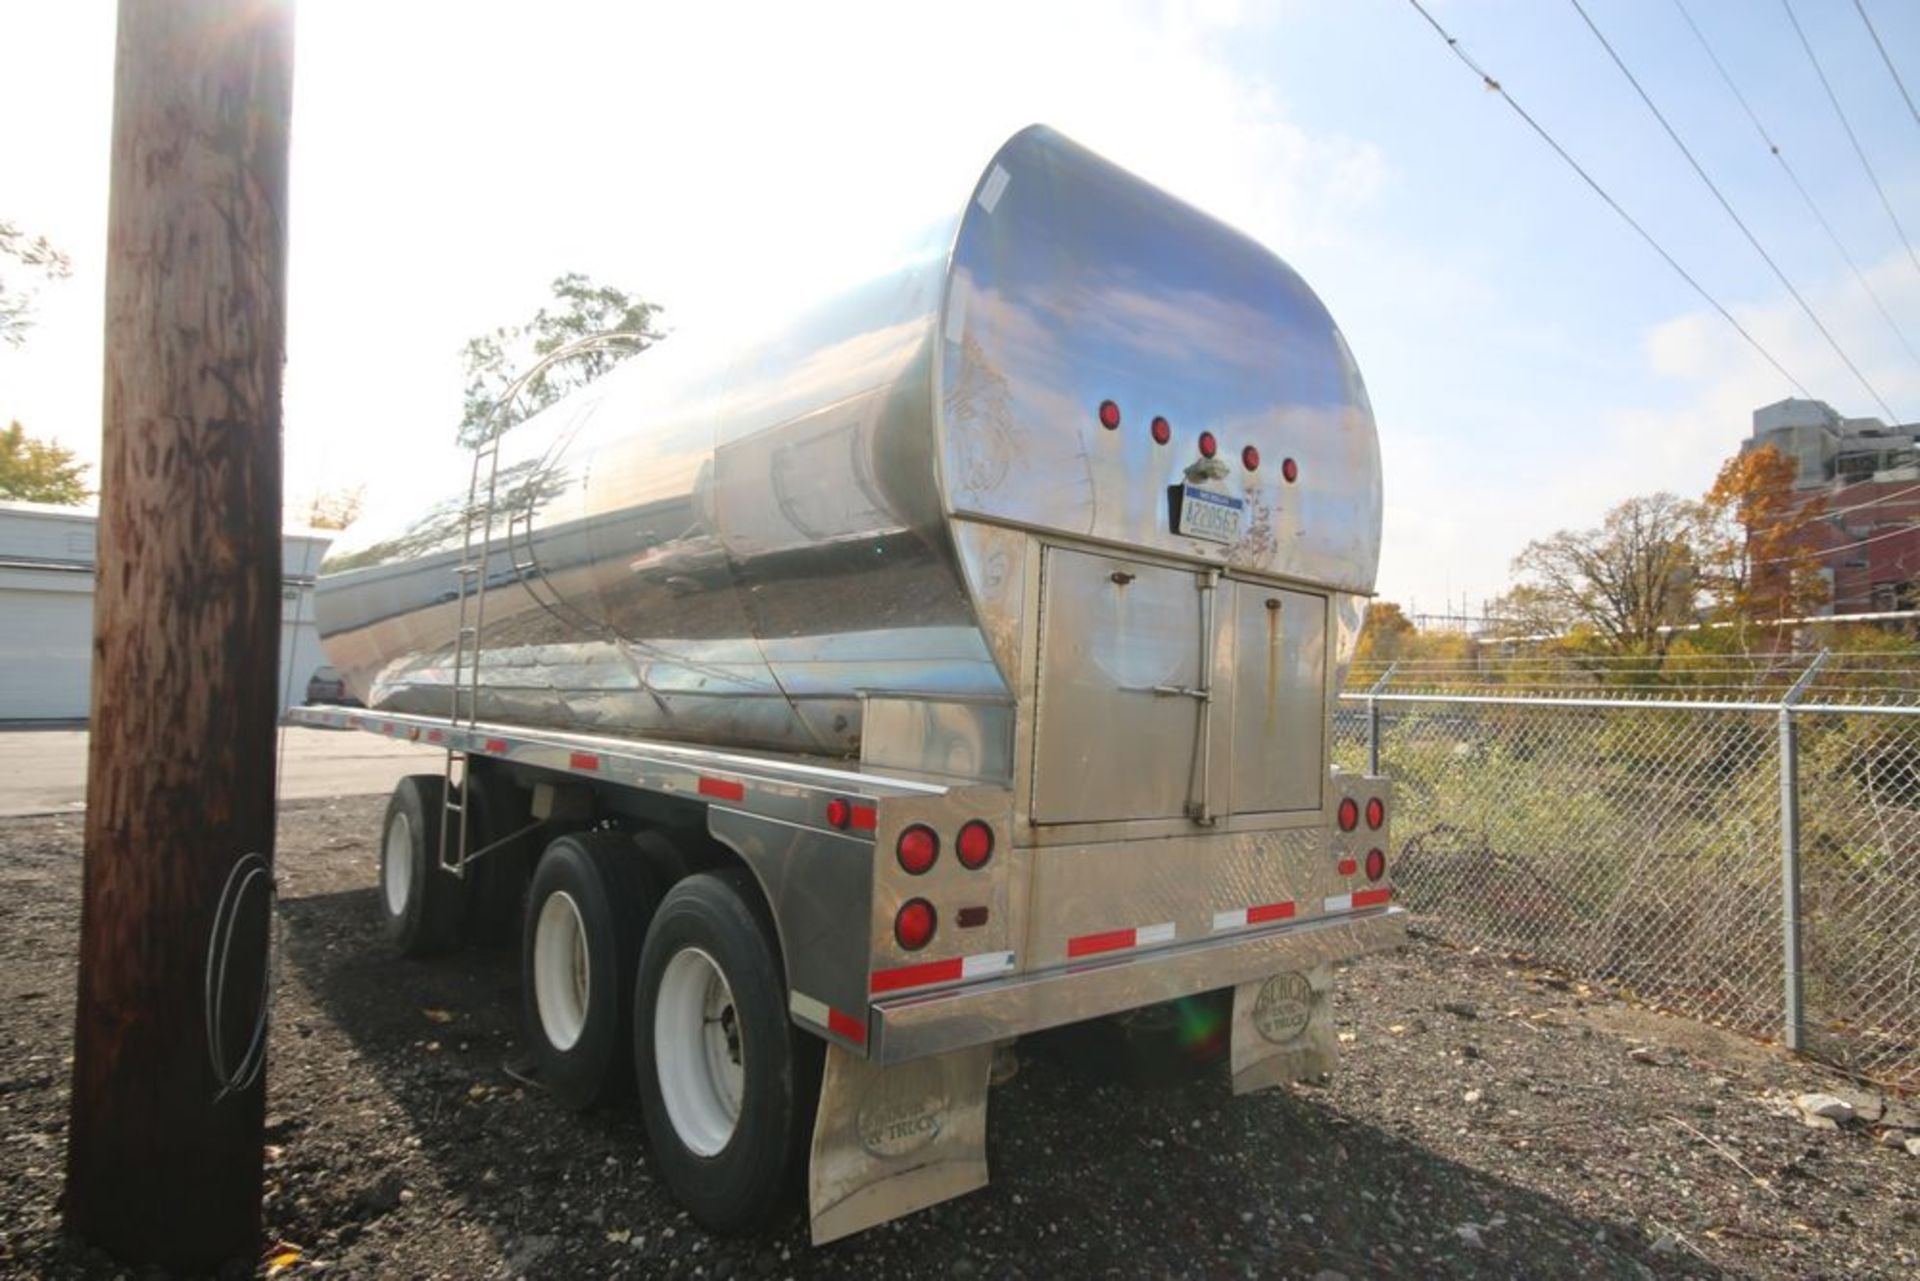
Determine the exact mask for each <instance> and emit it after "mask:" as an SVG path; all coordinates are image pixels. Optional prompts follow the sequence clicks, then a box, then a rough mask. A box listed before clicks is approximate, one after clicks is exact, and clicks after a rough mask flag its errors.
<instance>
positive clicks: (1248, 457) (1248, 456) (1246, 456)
mask: <svg viewBox="0 0 1920 1281" xmlns="http://www.w3.org/2000/svg"><path fill="white" fill-rule="evenodd" d="M1240 465H1241V466H1242V467H1245V468H1246V469H1247V470H1248V471H1259V470H1260V451H1259V450H1257V449H1255V448H1254V447H1253V446H1252V445H1248V446H1247V447H1246V448H1245V449H1243V450H1241V451H1240Z"/></svg>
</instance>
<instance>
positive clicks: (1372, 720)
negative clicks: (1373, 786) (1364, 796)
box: [1367, 659, 1400, 778]
mask: <svg viewBox="0 0 1920 1281" xmlns="http://www.w3.org/2000/svg"><path fill="white" fill-rule="evenodd" d="M1399 666H1400V663H1399V660H1397V659H1396V660H1395V661H1393V662H1391V663H1388V664H1387V670H1386V671H1384V672H1381V673H1380V679H1379V680H1377V681H1375V682H1374V683H1373V686H1372V688H1370V689H1368V690H1367V776H1368V777H1369V778H1374V777H1378V775H1379V773H1380V703H1379V700H1378V699H1377V698H1375V695H1377V694H1378V693H1379V692H1380V691H1381V690H1383V689H1385V688H1386V685H1387V682H1388V681H1390V680H1392V679H1393V672H1394V669H1395V668H1397V667H1399Z"/></svg>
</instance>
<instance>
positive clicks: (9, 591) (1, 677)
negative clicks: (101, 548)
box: [0, 575, 93, 721]
mask: <svg viewBox="0 0 1920 1281" xmlns="http://www.w3.org/2000/svg"><path fill="white" fill-rule="evenodd" d="M83 582H84V583H85V584H86V586H87V587H88V588H91V587H92V585H93V584H92V576H91V575H88V576H86V577H85V578H84V579H83ZM92 638H93V593H92V591H90V590H83V591H35V590H32V589H22V588H10V587H0V721H13V720H71V719H78V718H82V717H84V716H86V714H87V674H88V669H89V663H88V658H89V654H90V650H91V648H92Z"/></svg>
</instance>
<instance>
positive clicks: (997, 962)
mask: <svg viewBox="0 0 1920 1281" xmlns="http://www.w3.org/2000/svg"><path fill="white" fill-rule="evenodd" d="M1012 970H1013V953H1012V952H980V953H977V954H976V955H973V956H950V957H948V958H947V959H946V960H944V961H925V962H922V963H921V964H919V965H898V966H894V967H893V968H891V969H885V970H875V971H874V972H873V973H872V974H871V975H869V976H868V977H867V990H868V991H869V992H871V993H873V994H874V995H875V996H878V995H880V994H881V993H882V992H900V991H904V990H905V989H907V988H910V987H925V986H927V985H928V984H930V983H958V982H960V981H961V980H962V979H984V978H991V977H993V976H994V975H996V974H1007V973H1010V972H1011V971H1012Z"/></svg>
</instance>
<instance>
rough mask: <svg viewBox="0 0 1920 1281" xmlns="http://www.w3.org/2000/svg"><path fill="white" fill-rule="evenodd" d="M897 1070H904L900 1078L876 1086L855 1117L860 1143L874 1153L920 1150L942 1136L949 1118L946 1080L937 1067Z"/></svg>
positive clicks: (887, 1154)
mask: <svg viewBox="0 0 1920 1281" xmlns="http://www.w3.org/2000/svg"><path fill="white" fill-rule="evenodd" d="M929 1066H931V1065H929ZM894 1071H895V1072H900V1073H901V1079H899V1080H897V1081H888V1082H886V1083H885V1084H883V1085H882V1086H881V1087H880V1088H879V1089H878V1090H876V1091H875V1092H874V1094H873V1097H871V1098H869V1099H868V1100H867V1102H866V1103H865V1104H864V1105H863V1106H862V1107H861V1109H860V1114H859V1116H858V1118H857V1119H856V1121H855V1125H856V1126H857V1127H858V1128H859V1131H860V1146H861V1147H863V1148H865V1149H866V1150H867V1151H868V1152H870V1153H872V1154H873V1155H874V1156H879V1157H897V1156H906V1155H907V1154H908V1153H911V1152H917V1151H919V1150H920V1149H921V1148H923V1147H925V1146H927V1144H929V1143H931V1142H933V1141H934V1139H935V1138H937V1137H939V1134H940V1127H941V1126H942V1125H943V1124H944V1123H945V1121H946V1116H947V1091H946V1083H945V1082H944V1081H943V1080H942V1079H941V1075H940V1071H939V1069H938V1068H937V1067H933V1069H932V1070H931V1071H926V1070H922V1071H919V1072H901V1069H899V1068H896V1069H894Z"/></svg>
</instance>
